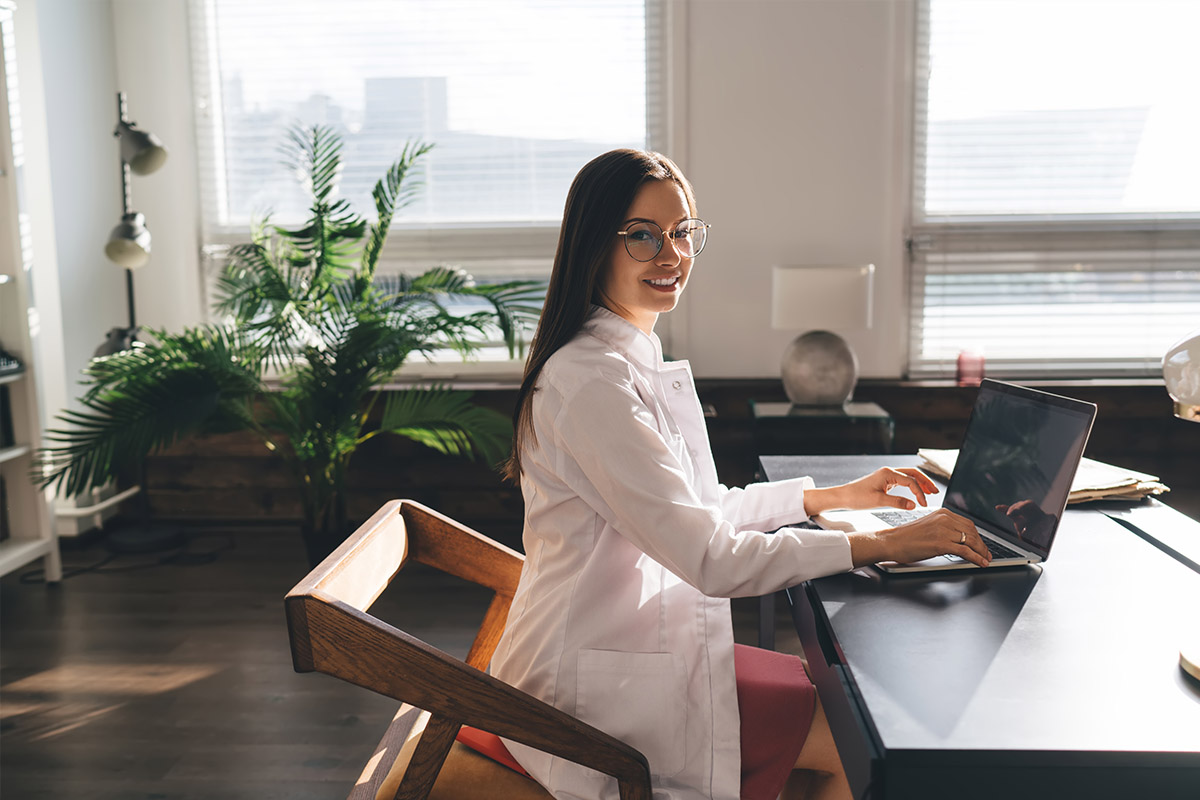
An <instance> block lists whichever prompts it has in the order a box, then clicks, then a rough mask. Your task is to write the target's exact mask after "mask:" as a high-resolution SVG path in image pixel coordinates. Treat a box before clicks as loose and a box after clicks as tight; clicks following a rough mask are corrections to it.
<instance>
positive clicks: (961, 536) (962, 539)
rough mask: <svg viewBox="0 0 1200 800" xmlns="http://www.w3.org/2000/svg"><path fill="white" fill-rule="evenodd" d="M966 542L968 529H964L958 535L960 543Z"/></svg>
mask: <svg viewBox="0 0 1200 800" xmlns="http://www.w3.org/2000/svg"><path fill="white" fill-rule="evenodd" d="M966 542H967V532H966V531H963V532H962V533H960V534H959V535H958V543H959V544H966Z"/></svg>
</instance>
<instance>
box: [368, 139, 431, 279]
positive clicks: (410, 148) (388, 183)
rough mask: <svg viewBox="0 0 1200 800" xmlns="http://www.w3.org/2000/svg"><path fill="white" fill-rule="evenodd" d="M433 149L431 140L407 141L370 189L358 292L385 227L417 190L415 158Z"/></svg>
mask: <svg viewBox="0 0 1200 800" xmlns="http://www.w3.org/2000/svg"><path fill="white" fill-rule="evenodd" d="M432 149H433V145H432V144H427V143H422V142H410V143H408V144H406V145H405V146H404V149H403V150H401V151H400V157H399V158H398V159H396V161H395V162H394V163H393V164H392V166H391V167H390V168H389V169H388V171H387V174H386V175H384V176H383V177H382V178H380V179H379V181H378V182H377V183H376V184H375V188H374V189H372V190H371V197H373V198H374V200H375V214H376V222H375V224H374V225H372V226H371V233H370V236H369V237H368V238H367V243H366V245H365V246H364V247H363V253H362V266H361V269H360V270H359V285H358V290H359V294H360V295H361V294H362V293H364V292H365V291H366V289H367V287H368V286H369V285H370V284H371V282H372V280H373V279H374V277H375V267H376V266H377V264H378V263H379V254H380V253H382V252H383V245H384V243H385V242H386V241H387V236H388V230H389V229H390V228H391V225H392V217H393V216H395V213H396V212H397V211H398V210H400V209H401V208H404V207H405V206H407V205H410V204H411V203H412V202H413V201H414V200H416V198H417V196H418V195H419V194H420V189H421V185H422V184H421V181H419V180H415V179H414V178H413V172H414V170H415V168H416V164H417V161H418V160H419V159H420V158H422V157H423V156H424V155H425V154H426V153H428V152H429V151H430V150H432Z"/></svg>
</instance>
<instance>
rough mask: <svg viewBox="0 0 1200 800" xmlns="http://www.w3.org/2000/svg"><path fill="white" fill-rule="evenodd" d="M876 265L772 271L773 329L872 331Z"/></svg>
mask: <svg viewBox="0 0 1200 800" xmlns="http://www.w3.org/2000/svg"><path fill="white" fill-rule="evenodd" d="M874 283H875V265H874V264H863V265H854V266H820V267H809V266H803V267H791V266H777V267H774V268H773V269H772V270H771V327H772V328H775V329H776V330H799V331H803V330H813V329H818V328H824V329H827V330H835V331H836V330H842V331H847V330H854V329H866V328H870V327H871V323H872V317H873V316H874V313H873V312H874V309H873V308H872V306H873V305H874V303H873V300H874V288H875V287H874Z"/></svg>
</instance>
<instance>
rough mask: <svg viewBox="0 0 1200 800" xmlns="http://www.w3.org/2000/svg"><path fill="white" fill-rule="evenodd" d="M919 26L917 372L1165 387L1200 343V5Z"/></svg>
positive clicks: (935, 5) (921, 21)
mask: <svg viewBox="0 0 1200 800" xmlns="http://www.w3.org/2000/svg"><path fill="white" fill-rule="evenodd" d="M917 19H918V24H917V32H916V42H917V46H916V55H917V72H916V74H917V85H916V103H915V113H914V123H915V130H914V134H915V135H914V154H913V155H914V157H913V166H914V169H913V189H914V202H913V220H912V226H911V247H910V253H911V259H910V267H911V272H910V275H911V284H910V289H911V291H910V312H909V313H910V316H909V319H910V336H909V370H908V371H909V374H910V375H911V376H912V377H931V376H941V375H946V374H953V372H954V364H955V358H956V356H957V354H958V352H959V351H960V350H962V349H972V348H979V349H982V350H983V351H984V354H985V356H986V358H987V364H988V370H989V372H990V373H991V374H994V375H998V376H1004V375H1007V376H1011V377H1019V376H1037V375H1137V374H1141V375H1146V374H1152V373H1155V372H1157V369H1158V364H1159V359H1160V358H1161V356H1162V353H1163V352H1164V351H1165V349H1166V348H1167V347H1168V346H1169V345H1170V344H1171V342H1173V341H1175V340H1176V339H1178V338H1179V337H1180V336H1181V335H1183V333H1185V332H1186V331H1188V330H1190V329H1194V328H1196V327H1197V326H1200V156H1198V155H1197V153H1198V152H1200V149H1198V148H1196V147H1195V142H1197V141H1200V105H1198V104H1196V102H1195V91H1194V86H1193V83H1194V76H1195V75H1196V74H1200V51H1197V49H1196V48H1195V47H1193V46H1192V45H1191V44H1190V43H1189V42H1190V38H1189V37H1190V36H1191V35H1192V33H1191V32H1194V31H1195V30H1200V4H1195V3H1184V2H1177V1H1173V0H1128V1H1118V0H1113V1H1112V2H1105V3H1087V4H1082V3H1078V2H1072V1H1071V0H1005V1H1004V2H985V1H984V0H980V2H971V3H962V2H953V1H952V0H927V2H924V3H922V4H921V6H920V8H919V13H918V15H917Z"/></svg>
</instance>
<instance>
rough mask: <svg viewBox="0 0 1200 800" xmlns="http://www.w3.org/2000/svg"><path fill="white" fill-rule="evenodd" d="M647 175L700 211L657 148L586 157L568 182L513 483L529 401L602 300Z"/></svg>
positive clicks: (516, 426) (525, 385)
mask: <svg viewBox="0 0 1200 800" xmlns="http://www.w3.org/2000/svg"><path fill="white" fill-rule="evenodd" d="M649 180H659V181H674V182H675V183H677V184H678V185H679V187H680V188H681V189H682V190H683V193H684V196H685V197H686V198H687V203H688V209H689V210H690V213H691V214H692V215H693V216H694V215H695V213H696V201H695V197H694V196H693V194H692V187H691V184H689V183H688V180H687V178H685V177H684V175H683V173H682V172H681V171H680V170H679V167H677V166H675V163H674V162H673V161H671V160H670V159H669V158H667V157H666V156H664V155H661V154H659V153H652V152H647V151H644V150H611V151H609V152H607V153H605V154H603V155H600V156H597V157H596V158H594V159H592V160H591V161H589V162H588V163H587V164H585V165H584V167H583V169H581V170H580V171H579V174H578V175H576V176H575V180H574V182H573V183H572V184H571V190H570V191H569V192H568V193H567V204H566V208H565V209H564V210H563V222H562V230H561V231H560V233H559V236H558V250H557V251H556V252H555V254H554V269H553V271H552V272H551V273H550V286H549V288H548V289H547V291H546V303H545V305H544V306H543V307H542V317H541V320H540V322H539V323H538V328H537V332H536V333H535V334H534V337H533V341H532V342H531V343H530V346H529V358H528V359H527V360H526V362H525V377H524V379H523V380H522V381H521V388H520V390H519V391H518V392H517V407H516V410H515V411H514V412H513V444H512V454H511V455H510V456H509V459H508V461H507V462H505V464H504V476H505V477H506V478H508V479H509V480H510V481H512V482H513V483H519V482H520V479H521V450H522V448H523V447H524V446H525V445H526V443H527V442H528V441H529V440H530V439H532V438H533V435H534V434H533V422H532V419H531V416H530V408H531V406H532V405H533V394H534V386H535V384H536V383H537V379H538V376H539V375H540V374H541V372H542V367H544V366H545V365H546V361H547V360H549V358H550V356H552V355H554V354H555V353H556V352H558V349H559V348H560V347H562V346H563V345H564V344H566V343H567V342H569V341H571V339H573V338H574V337H575V334H577V333H579V330H580V328H582V327H583V323H584V320H586V319H587V316H588V310H589V308H590V307H591V305H592V304H593V303H595V304H597V305H603V302H602V298H601V297H600V295H599V292H598V291H597V284H598V282H599V281H600V278H601V276H602V275H603V272H604V270H605V268H606V267H607V265H608V261H609V259H610V258H611V255H612V252H613V248H614V247H619V246H620V244H619V241H620V240H619V237H617V235H616V234H617V231H618V230H620V228H621V223H622V222H624V220H625V214H626V212H627V211H628V210H629V207H630V206H631V205H633V201H634V198H635V197H636V196H637V193H638V190H639V189H640V188H641V186H642V184H643V183H645V182H646V181H649Z"/></svg>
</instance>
